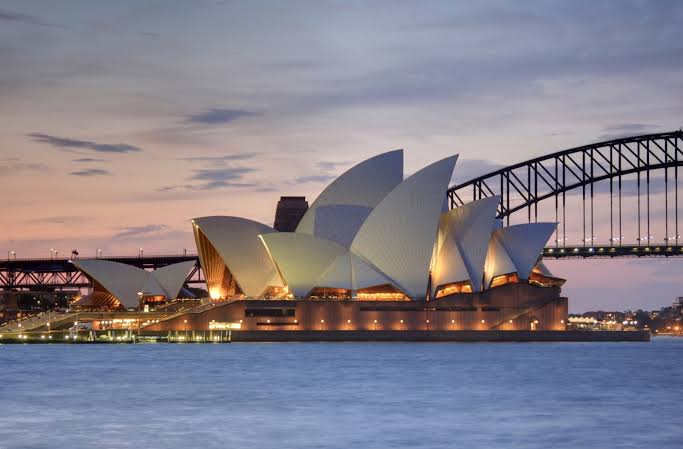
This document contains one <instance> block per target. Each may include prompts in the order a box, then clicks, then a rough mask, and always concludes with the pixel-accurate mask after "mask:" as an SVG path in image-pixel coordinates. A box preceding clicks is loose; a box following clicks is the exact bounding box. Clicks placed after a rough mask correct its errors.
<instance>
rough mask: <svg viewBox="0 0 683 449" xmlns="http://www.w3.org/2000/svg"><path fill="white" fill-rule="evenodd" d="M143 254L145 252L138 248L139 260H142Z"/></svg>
mask: <svg viewBox="0 0 683 449" xmlns="http://www.w3.org/2000/svg"><path fill="white" fill-rule="evenodd" d="M143 254H145V252H144V251H143V250H142V248H140V250H139V251H138V255H139V256H140V258H142V256H143Z"/></svg>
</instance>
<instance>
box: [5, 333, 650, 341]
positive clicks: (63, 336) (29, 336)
mask: <svg viewBox="0 0 683 449" xmlns="http://www.w3.org/2000/svg"><path fill="white" fill-rule="evenodd" d="M46 335H47V336H46ZM135 341H141V342H152V341H156V342H169V343H228V342H235V343H237V342H335V341H336V342H378V341H383V342H391V341H394V342H401V341H412V342H492V343H495V342H501V343H502V342H570V341H575V342H581V341H583V342H598V341H604V342H619V341H622V342H623V341H631V342H647V341H650V333H649V332H647V331H499V330H481V331H473V330H460V331H443V330H432V331H391V330H385V331H367V330H355V331H339V330H327V331H323V330H320V331H286V330H281V331H251V330H233V331H230V332H228V331H220V332H219V331H172V332H156V331H144V330H143V331H142V332H140V333H139V334H138V333H137V332H135V333H129V332H127V331H126V332H118V333H112V334H109V333H108V332H106V331H100V332H93V331H83V332H79V335H78V336H76V335H74V334H71V335H70V334H69V333H66V332H59V331H57V332H54V331H53V332H52V333H50V334H46V333H41V332H34V333H23V334H5V335H3V336H2V337H1V338H0V343H20V344H21V343H68V344H74V343H75V344H80V343H105V344H116V343H132V342H135Z"/></svg>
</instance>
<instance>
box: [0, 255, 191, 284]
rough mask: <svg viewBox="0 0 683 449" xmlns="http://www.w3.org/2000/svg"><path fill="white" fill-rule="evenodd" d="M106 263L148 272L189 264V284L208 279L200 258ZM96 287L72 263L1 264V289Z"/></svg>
mask: <svg viewBox="0 0 683 449" xmlns="http://www.w3.org/2000/svg"><path fill="white" fill-rule="evenodd" d="M101 259H104V260H111V261H114V262H121V263H125V264H128V265H134V266H136V267H138V268H144V269H147V270H150V269H157V268H161V267H164V266H166V265H170V264H173V263H178V262H184V261H189V260H194V261H195V266H194V267H193V268H192V270H191V271H190V273H189V274H188V276H187V279H186V281H185V284H187V285H195V286H201V284H204V275H203V273H202V270H201V267H200V266H199V260H198V258H197V256H196V255H188V254H183V255H166V256H142V257H140V256H137V257H136V256H131V257H126V256H123V257H101ZM87 287H92V283H91V282H90V279H88V277H87V276H85V274H83V273H82V272H81V271H79V270H78V269H77V268H76V267H75V266H74V265H73V264H72V263H70V262H69V260H68V259H12V258H8V259H7V260H0V289H3V290H5V291H8V290H33V291H45V290H48V289H55V290H64V289H69V290H72V289H73V290H75V289H80V288H87Z"/></svg>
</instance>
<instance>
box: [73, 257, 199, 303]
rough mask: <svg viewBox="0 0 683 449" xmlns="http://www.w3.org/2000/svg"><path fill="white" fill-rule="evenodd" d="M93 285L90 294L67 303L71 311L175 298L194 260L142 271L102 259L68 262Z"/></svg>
mask: <svg viewBox="0 0 683 449" xmlns="http://www.w3.org/2000/svg"><path fill="white" fill-rule="evenodd" d="M70 262H71V263H72V264H73V265H75V266H76V268H78V269H79V270H80V271H82V272H83V273H84V274H85V275H86V276H87V277H88V278H89V279H90V280H91V281H92V284H93V290H92V292H91V293H90V294H88V295H86V296H83V297H81V298H80V299H78V300H77V301H76V302H74V303H72V304H71V308H72V309H73V310H128V309H137V308H139V307H140V306H141V302H148V303H159V302H165V301H171V300H174V299H177V297H178V295H179V294H180V292H181V291H182V289H183V285H184V284H185V280H186V279H187V275H188V274H189V272H190V270H191V269H192V267H194V265H195V262H194V261H188V262H180V263H176V264H172V265H167V266H165V267H162V268H158V269H156V270H154V271H146V270H143V269H142V268H137V267H134V266H132V265H127V264H124V263H119V262H112V261H109V260H103V259H83V260H79V259H76V260H72V261H70Z"/></svg>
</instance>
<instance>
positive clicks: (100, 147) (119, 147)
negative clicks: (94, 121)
mask: <svg viewBox="0 0 683 449" xmlns="http://www.w3.org/2000/svg"><path fill="white" fill-rule="evenodd" d="M28 137H30V138H31V140H33V141H34V142H40V143H45V144H48V145H51V146H53V147H55V148H59V149H85V150H91V151H96V152H98V153H133V152H139V151H142V149H141V148H139V147H136V146H133V145H129V144H126V143H116V144H111V143H97V142H93V141H90V140H79V139H70V138H63V137H56V136H51V135H48V134H41V133H31V134H29V135H28Z"/></svg>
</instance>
